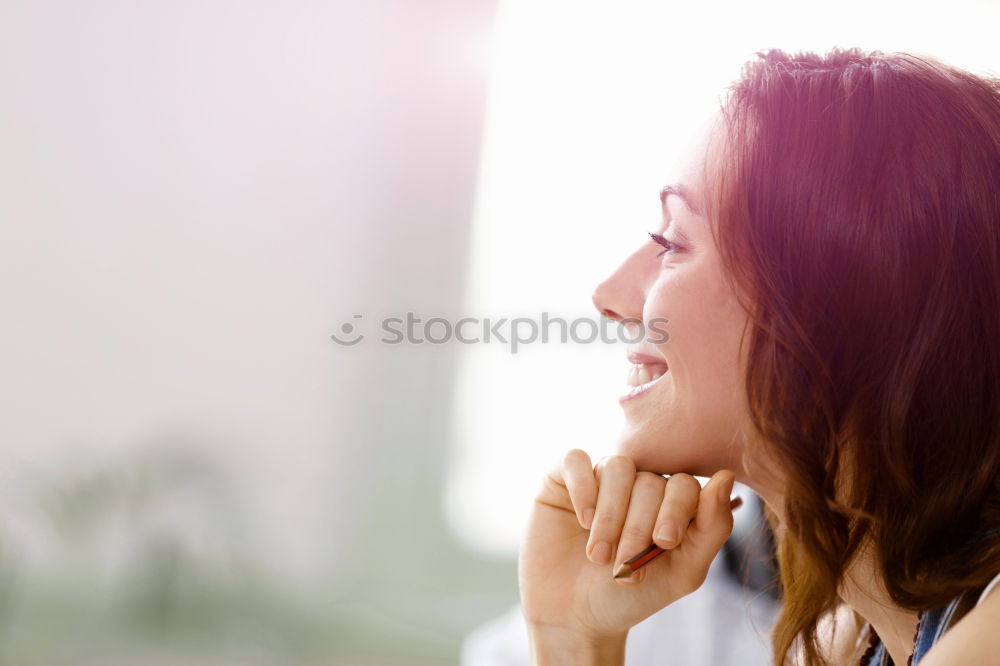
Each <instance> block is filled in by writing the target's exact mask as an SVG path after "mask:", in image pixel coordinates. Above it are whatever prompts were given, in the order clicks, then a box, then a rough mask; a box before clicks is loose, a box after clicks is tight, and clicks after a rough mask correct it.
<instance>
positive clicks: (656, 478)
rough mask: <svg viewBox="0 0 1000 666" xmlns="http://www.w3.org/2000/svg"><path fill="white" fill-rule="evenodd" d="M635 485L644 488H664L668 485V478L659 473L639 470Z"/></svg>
mask: <svg viewBox="0 0 1000 666" xmlns="http://www.w3.org/2000/svg"><path fill="white" fill-rule="evenodd" d="M635 485H636V486H640V487H642V488H643V489H649V490H662V489H663V488H664V487H665V486H666V485H667V480H666V479H664V478H663V477H662V476H660V475H659V474H653V473H652V472H639V473H638V474H636V477H635Z"/></svg>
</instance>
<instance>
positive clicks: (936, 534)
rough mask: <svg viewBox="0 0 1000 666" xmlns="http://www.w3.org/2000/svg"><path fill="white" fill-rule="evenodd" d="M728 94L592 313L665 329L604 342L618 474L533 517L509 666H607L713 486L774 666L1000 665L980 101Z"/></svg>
mask: <svg viewBox="0 0 1000 666" xmlns="http://www.w3.org/2000/svg"><path fill="white" fill-rule="evenodd" d="M728 93H729V94H728V95H727V96H726V98H725V99H724V101H723V104H722V106H721V109H720V112H719V113H718V114H717V115H716V116H715V117H714V118H713V120H712V122H710V123H709V125H708V127H707V128H706V131H705V132H704V133H703V139H702V140H701V141H700V142H699V143H698V144H697V146H696V148H695V149H694V150H693V151H692V152H691V154H690V157H689V158H688V159H687V161H686V162H685V163H684V165H683V166H682V169H681V177H680V180H679V181H678V182H677V183H675V184H673V185H670V186H667V187H666V188H664V191H663V192H662V193H661V200H662V202H663V219H662V222H661V224H660V226H659V228H658V229H657V230H656V233H651V234H650V236H651V238H650V239H649V240H648V241H647V242H644V243H643V244H642V245H641V246H640V247H639V248H638V249H637V250H636V251H635V252H634V253H633V254H632V255H631V256H629V257H628V258H627V259H626V260H625V261H624V263H622V264H621V266H620V267H619V268H618V269H617V270H616V271H615V273H614V274H613V275H611V276H610V277H609V278H608V279H607V280H606V281H605V282H604V283H602V284H601V285H600V286H599V287H598V288H597V290H596V292H595V294H594V302H595V304H596V306H597V308H598V309H599V310H600V311H601V312H602V313H603V314H604V315H606V316H608V317H612V318H614V319H617V320H620V321H622V322H624V323H627V324H629V325H631V326H634V327H637V328H638V329H639V330H641V324H640V322H650V321H652V320H653V319H659V320H660V321H662V320H663V319H666V320H668V321H669V323H668V325H667V329H668V335H667V336H652V335H649V336H643V339H642V341H641V342H638V343H636V344H635V345H633V346H632V347H630V349H629V352H628V358H629V361H630V362H631V363H632V364H633V367H632V371H631V374H630V375H629V384H630V385H631V389H630V390H629V392H628V393H626V394H625V395H624V396H622V398H621V403H622V408H623V410H624V412H625V417H626V426H625V429H624V431H623V433H622V436H621V440H620V442H619V443H618V455H615V456H612V457H610V458H607V459H604V460H602V461H599V463H598V464H597V465H594V464H593V461H591V460H590V458H589V457H588V456H587V454H586V453H585V452H583V451H582V450H580V449H573V450H571V451H569V452H568V453H567V454H566V456H565V458H564V460H563V461H562V462H561V464H559V465H558V466H557V467H556V468H555V469H553V471H552V472H551V473H550V474H549V475H548V477H547V478H546V479H545V481H544V483H543V485H542V489H541V491H540V492H539V494H538V496H537V498H536V502H535V504H534V508H533V511H532V516H531V520H530V524H529V527H528V531H527V534H526V536H525V539H524V542H523V547H522V550H521V556H520V566H519V577H520V587H521V600H522V607H523V610H524V615H525V620H526V622H527V623H528V626H529V633H530V636H531V640H532V649H533V655H534V659H535V661H536V663H537V664H545V665H548V664H574V665H580V664H620V663H622V654H623V648H624V644H625V639H626V635H627V633H628V630H629V628H630V627H631V626H633V625H634V624H636V623H637V622H639V621H641V620H642V619H644V618H646V617H647V616H649V615H650V614H651V613H654V612H656V611H657V610H658V609H660V608H662V607H663V606H665V605H667V604H669V603H671V602H673V601H675V600H676V599H678V598H680V597H681V596H683V595H686V594H689V593H691V592H694V591H695V590H696V589H697V588H698V587H699V586H700V584H701V582H702V581H703V580H704V577H705V573H706V571H707V568H708V566H709V563H710V562H711V561H712V559H713V557H714V556H715V555H716V553H717V552H718V550H719V548H720V547H721V546H722V544H723V543H724V541H725V540H726V537H727V535H728V534H729V532H730V530H731V529H732V513H731V509H730V508H729V494H730V491H731V488H732V484H733V481H734V479H738V480H739V481H741V482H743V483H746V484H747V485H749V486H750V487H752V488H753V489H754V490H755V491H756V492H757V493H758V494H759V495H760V496H761V497H762V498H763V499H764V501H765V502H766V504H767V506H768V509H769V519H770V520H771V522H772V524H773V526H774V528H775V536H776V540H777V545H778V555H779V565H780V591H781V598H782V604H783V608H782V612H781V615H780V617H779V619H778V622H777V624H776V626H775V628H774V630H773V634H772V643H773V649H774V655H775V663H777V664H785V663H793V664H806V665H808V666H817V665H818V664H824V663H829V664H838V665H841V664H842V665H848V664H859V663H860V664H872V665H874V664H884V663H893V664H898V665H900V666H901V665H902V664H906V663H912V664H915V663H918V662H919V663H920V664H922V666H947V665H954V664H976V665H981V664H1000V630H998V628H1000V592H996V593H991V592H992V591H993V590H994V589H995V587H996V585H995V583H996V582H997V581H998V580H1000V576H998V574H1000V80H995V79H987V78H983V77H978V76H975V75H973V74H970V73H968V72H964V71H961V70H958V69H955V68H953V67H950V66H947V65H945V64H943V63H941V62H939V61H937V60H935V59H932V58H927V57H917V56H914V55H910V54H905V53H894V54H884V53H881V52H878V51H876V52H872V53H864V52H861V51H859V50H857V49H850V50H841V49H834V50H833V51H831V52H830V53H828V54H826V55H825V56H818V55H815V54H810V53H805V54H798V55H794V56H792V55H788V54H786V53H784V52H782V51H779V50H772V51H768V52H762V53H759V54H758V57H757V59H756V60H754V61H752V62H749V63H747V64H746V65H745V66H744V70H743V72H742V76H741V77H740V79H739V80H738V81H737V82H736V83H734V84H733V85H732V86H731V87H730V88H729V89H728ZM635 337H638V336H635ZM665 474H669V475H670V476H669V479H665V478H664V477H663V476H662V475H665ZM691 475H700V476H705V477H711V479H710V481H709V482H708V483H707V485H705V486H704V488H702V487H701V486H700V484H699V483H698V482H697V481H696V480H695V479H694V478H693V476H691ZM650 543H655V544H656V545H657V546H660V547H661V548H665V549H667V550H668V552H667V553H664V554H663V555H661V556H659V557H658V558H656V559H654V560H653V561H652V562H650V563H649V564H648V565H646V566H645V567H643V568H641V569H640V570H639V571H637V572H635V573H634V574H633V575H632V577H631V578H630V579H625V580H622V579H617V580H616V579H614V578H613V577H612V572H613V571H614V570H615V569H616V568H617V567H618V565H620V564H622V563H623V562H624V561H625V560H627V559H629V558H630V557H632V556H633V555H635V554H637V553H638V552H640V551H642V550H643V549H644V548H645V547H647V546H648V545H649V544H650ZM991 583H992V584H993V585H991ZM663 663H664V664H670V663H672V662H671V659H670V654H669V651H666V652H665V654H664V655H663Z"/></svg>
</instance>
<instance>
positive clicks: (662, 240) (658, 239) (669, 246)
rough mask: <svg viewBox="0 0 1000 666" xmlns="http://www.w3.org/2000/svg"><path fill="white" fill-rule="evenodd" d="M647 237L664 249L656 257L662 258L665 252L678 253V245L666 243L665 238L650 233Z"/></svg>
mask: <svg viewBox="0 0 1000 666" xmlns="http://www.w3.org/2000/svg"><path fill="white" fill-rule="evenodd" d="M649 236H650V238H652V239H653V240H654V241H656V242H657V243H659V244H660V245H662V246H663V247H664V248H665V249H664V250H663V252H660V253H659V254H657V255H656V256H657V257H662V256H663V255H665V254H666V253H667V252H678V251H680V246H679V245H677V244H676V243H671V242H670V241H668V240H667V239H666V238H664V237H663V236H661V235H660V234H657V233H653V232H652V231H650V232H649Z"/></svg>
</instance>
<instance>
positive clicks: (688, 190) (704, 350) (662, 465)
mask: <svg viewBox="0 0 1000 666" xmlns="http://www.w3.org/2000/svg"><path fill="white" fill-rule="evenodd" d="M720 118H721V114H717V115H716V116H714V117H713V119H712V121H710V122H709V123H707V124H706V125H705V128H704V129H703V130H702V132H701V133H700V134H699V138H698V139H697V140H696V141H695V142H694V144H693V145H692V148H691V149H690V150H689V151H688V152H687V153H686V157H685V158H684V159H683V160H682V161H681V168H680V170H679V171H678V173H679V174H680V177H679V180H678V181H677V183H676V184H675V187H676V186H679V193H675V192H673V191H671V188H667V191H666V192H665V193H664V194H662V195H661V198H662V201H663V215H662V218H661V220H660V223H659V225H658V228H655V229H653V228H651V229H650V231H653V232H656V233H658V234H660V235H661V236H662V237H663V239H664V241H665V242H666V246H664V245H663V244H661V243H659V242H657V241H656V240H653V239H651V238H647V239H646V240H645V241H644V242H643V243H642V244H641V246H640V247H638V248H637V249H636V250H635V251H634V252H633V253H632V254H631V255H630V256H629V257H628V258H626V259H625V260H624V261H623V262H622V264H621V265H620V266H619V267H618V268H617V270H615V272H614V273H613V274H612V275H611V276H610V277H608V278H607V279H606V280H605V281H604V282H602V283H601V284H600V285H599V286H598V287H597V289H596V290H595V292H594V297H593V299H594V304H595V305H596V306H597V308H598V310H600V311H602V312H605V313H606V314H608V315H609V316H611V317H614V318H616V319H625V318H634V319H637V320H639V319H641V320H642V322H643V324H644V326H645V332H644V335H643V336H642V339H641V340H640V341H638V342H635V343H633V344H630V345H629V347H628V354H629V365H628V366H627V367H626V368H623V374H627V375H628V376H629V382H628V383H629V384H630V385H629V386H626V388H625V389H624V390H623V394H624V395H623V396H622V399H621V406H622V409H623V410H624V415H625V427H624V429H623V431H622V434H621V438H620V440H619V442H618V447H617V449H618V453H621V454H623V455H627V456H629V457H630V458H632V459H633V460H634V461H635V464H636V467H637V468H638V469H640V470H645V471H651V472H656V473H658V474H671V473H677V472H688V473H691V474H699V475H704V476H710V475H711V474H713V473H714V472H716V471H717V470H719V469H722V468H727V469H732V470H734V471H735V472H736V473H737V477H738V478H740V477H745V470H744V468H743V465H742V462H741V457H742V453H743V449H744V446H745V444H744V440H743V438H742V436H740V435H739V434H738V433H739V432H740V429H741V428H742V427H743V425H744V415H745V403H746V398H745V391H744V389H743V381H744V368H745V360H744V358H743V357H742V356H739V357H738V349H739V341H740V336H741V334H742V333H743V330H744V327H745V326H746V325H747V321H748V317H747V314H746V312H745V311H744V310H743V308H742V307H741V306H740V305H739V304H738V302H737V300H736V295H735V294H734V293H733V292H732V290H731V288H730V287H729V286H728V284H727V282H726V280H725V276H724V273H723V267H722V263H721V258H720V255H719V252H718V249H717V248H716V246H715V243H714V241H713V239H712V234H711V230H710V228H709V226H708V225H709V220H708V219H707V218H706V217H704V215H703V211H704V210H705V205H704V202H705V199H704V196H705V192H706V183H705V182H704V181H703V174H709V175H711V174H712V173H714V168H715V164H716V161H717V160H718V159H719V157H718V156H719V155H720V154H721V149H720V148H718V146H719V145H720V142H719V141H716V140H715V139H718V138H721V132H720V130H721V127H720V125H718V123H719V122H720ZM665 250H666V252H664V251H665ZM661 253H663V254H662V255H661ZM664 320H666V323H665V324H664V323H662V322H663V321H664ZM658 322H660V323H658ZM656 331H665V332H666V334H665V335H663V334H660V333H657V332H656ZM630 333H631V331H630ZM630 337H631V338H632V339H635V338H636V337H638V336H637V335H630ZM657 373H662V375H660V376H659V378H657V379H653V378H654V377H655V376H656V375H657ZM637 384H638V385H639V386H637V387H634V385H637ZM741 480H743V479H741Z"/></svg>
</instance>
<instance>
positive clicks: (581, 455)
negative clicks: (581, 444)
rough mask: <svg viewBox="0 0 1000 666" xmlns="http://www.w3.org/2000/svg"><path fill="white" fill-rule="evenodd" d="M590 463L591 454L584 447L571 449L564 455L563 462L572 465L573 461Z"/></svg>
mask: <svg viewBox="0 0 1000 666" xmlns="http://www.w3.org/2000/svg"><path fill="white" fill-rule="evenodd" d="M580 462H583V463H587V464H589V463H590V456H588V455H587V452H586V451H584V450H583V449H570V450H569V451H567V452H566V454H565V455H564V456H563V464H565V465H571V464H573V463H580Z"/></svg>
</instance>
